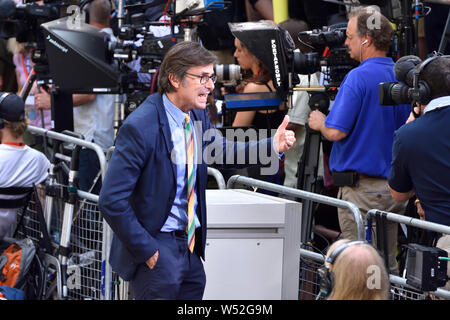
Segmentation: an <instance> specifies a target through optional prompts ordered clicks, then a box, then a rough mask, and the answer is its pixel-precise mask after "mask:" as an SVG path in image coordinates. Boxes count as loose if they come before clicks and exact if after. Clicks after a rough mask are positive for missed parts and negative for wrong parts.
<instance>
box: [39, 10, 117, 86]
mask: <svg viewBox="0 0 450 320" xmlns="http://www.w3.org/2000/svg"><path fill="white" fill-rule="evenodd" d="M41 26H42V28H43V30H44V39H45V47H46V52H47V57H48V63H49V68H50V74H51V77H52V78H53V83H54V84H55V85H56V87H57V88H58V89H60V90H61V91H64V92H71V93H97V94H98V93H117V92H119V91H118V90H119V86H118V83H119V79H120V74H119V71H118V70H117V69H116V68H115V67H114V66H113V65H111V63H112V61H113V60H112V55H111V54H110V53H109V51H108V39H109V34H107V33H105V32H101V31H100V29H98V28H96V27H93V26H91V25H89V24H86V23H81V22H80V23H78V24H77V23H73V22H71V21H69V20H68V18H67V17H66V18H61V19H58V20H54V21H51V22H47V23H44V24H42V25H41Z"/></svg>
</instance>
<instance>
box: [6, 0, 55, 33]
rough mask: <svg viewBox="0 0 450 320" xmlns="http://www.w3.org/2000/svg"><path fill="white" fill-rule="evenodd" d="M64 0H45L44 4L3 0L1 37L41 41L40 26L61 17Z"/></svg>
mask: <svg viewBox="0 0 450 320" xmlns="http://www.w3.org/2000/svg"><path fill="white" fill-rule="evenodd" d="M61 5H62V1H57V2H54V3H51V2H48V1H45V3H44V4H43V5H38V4H36V3H25V4H17V5H16V4H15V3H14V2H13V1H3V2H2V4H1V8H0V11H2V12H1V13H0V37H1V38H5V39H8V38H13V37H15V38H16V39H17V41H18V42H40V40H41V39H42V38H41V34H40V32H39V26H40V25H41V24H42V23H44V22H47V21H51V20H55V19H57V18H59V9H60V7H61Z"/></svg>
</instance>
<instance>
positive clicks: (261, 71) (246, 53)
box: [233, 38, 287, 184]
mask: <svg viewBox="0 0 450 320" xmlns="http://www.w3.org/2000/svg"><path fill="white" fill-rule="evenodd" d="M234 45H235V47H236V50H235V52H234V57H235V58H236V60H237V61H238V63H239V65H240V66H241V68H242V69H243V70H246V71H250V72H251V76H250V77H247V78H245V79H244V80H243V81H242V82H241V84H240V85H239V86H238V87H237V88H236V92H239V93H258V92H275V87H274V84H273V81H272V78H273V75H272V72H271V71H270V70H268V68H266V67H265V66H264V64H263V63H262V62H261V60H259V59H258V58H257V57H256V56H255V55H254V54H253V53H252V52H250V50H249V49H248V48H247V47H245V45H244V44H243V43H242V42H241V41H240V40H239V39H238V38H235V40H234ZM286 113H287V111H286V108H285V106H284V105H281V106H277V108H276V109H272V110H269V107H268V108H267V109H264V108H263V107H261V108H259V110H251V111H239V112H237V113H236V117H235V118H234V121H233V127H250V126H251V127H253V128H254V129H256V130H257V132H258V133H259V132H261V131H260V130H266V132H267V134H266V136H268V137H269V136H271V135H272V129H276V128H278V126H280V125H281V123H282V122H283V119H284V117H285V115H286ZM280 168H281V166H280ZM247 172H248V176H249V177H252V178H255V179H259V180H264V181H268V182H272V183H277V184H282V175H283V174H282V172H281V170H279V171H278V172H277V173H276V174H274V175H270V176H265V175H261V174H260V171H259V168H257V167H249V168H247Z"/></svg>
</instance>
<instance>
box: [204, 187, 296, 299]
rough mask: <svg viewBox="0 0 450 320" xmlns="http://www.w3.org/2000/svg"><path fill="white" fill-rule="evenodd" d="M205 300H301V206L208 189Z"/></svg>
mask: <svg viewBox="0 0 450 320" xmlns="http://www.w3.org/2000/svg"><path fill="white" fill-rule="evenodd" d="M206 204H207V211H208V226H207V228H208V235H207V241H206V252H205V258H206V261H205V272H206V288H205V294H204V297H203V298H204V299H205V300H216V299H217V300H227V299H230V300H267V299H270V300H280V299H290V300H297V299H298V286H299V282H298V281H299V259H300V222H301V204H300V203H298V202H294V201H290V200H286V199H282V198H277V197H272V196H268V195H264V194H261V193H255V192H251V191H248V190H240V189H232V190H206Z"/></svg>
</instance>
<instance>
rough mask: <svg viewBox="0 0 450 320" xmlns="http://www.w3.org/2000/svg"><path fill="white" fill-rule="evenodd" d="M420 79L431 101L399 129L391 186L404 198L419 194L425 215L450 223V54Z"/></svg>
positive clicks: (434, 62) (397, 196) (396, 196)
mask: <svg viewBox="0 0 450 320" xmlns="http://www.w3.org/2000/svg"><path fill="white" fill-rule="evenodd" d="M419 79H420V80H421V81H425V82H426V83H427V84H428V87H429V88H430V93H431V94H430V102H429V103H428V104H427V105H426V106H425V105H422V106H421V107H420V113H421V114H422V115H421V116H420V117H419V118H418V119H416V120H414V121H412V122H410V123H408V124H406V125H405V126H403V127H401V128H400V129H399V130H397V131H396V132H395V136H394V146H393V148H392V168H391V171H390V173H389V177H388V181H389V189H390V191H391V193H392V197H393V198H394V199H395V200H397V201H400V202H401V201H405V200H408V199H409V198H411V197H412V196H413V195H414V194H415V195H416V196H417V198H418V200H419V201H420V205H421V207H422V209H423V213H422V214H424V216H423V217H422V218H424V219H425V220H427V221H431V222H435V223H439V224H444V225H447V226H450V138H449V137H450V125H449V124H450V56H446V57H438V58H435V59H433V60H432V61H429V63H427V64H426V66H425V67H424V69H423V70H422V71H421V74H420V77H419Z"/></svg>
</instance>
